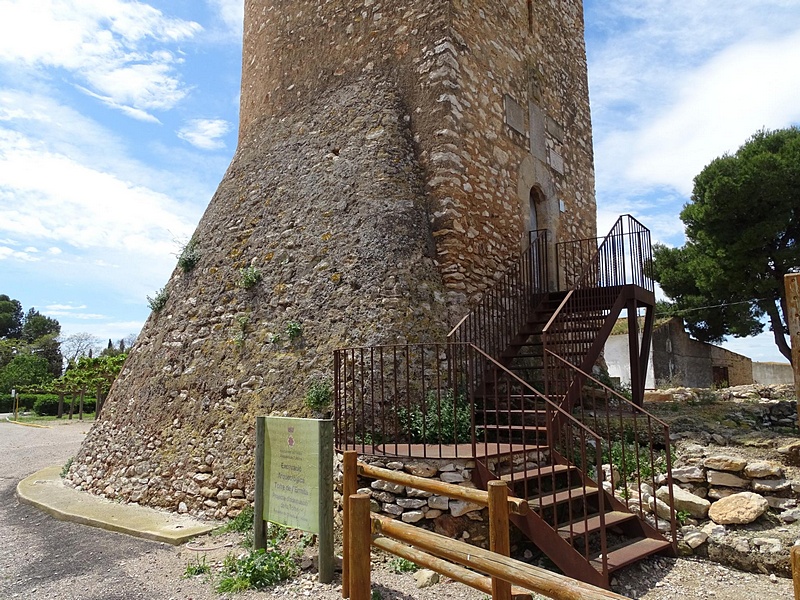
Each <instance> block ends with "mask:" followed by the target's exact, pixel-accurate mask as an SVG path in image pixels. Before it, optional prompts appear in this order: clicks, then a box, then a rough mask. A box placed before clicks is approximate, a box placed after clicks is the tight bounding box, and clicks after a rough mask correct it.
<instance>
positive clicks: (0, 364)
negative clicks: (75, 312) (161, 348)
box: [0, 294, 136, 407]
mask: <svg viewBox="0 0 800 600" xmlns="http://www.w3.org/2000/svg"><path fill="white" fill-rule="evenodd" d="M135 339H136V336H135V335H129V336H127V337H125V338H123V339H121V340H118V341H117V342H116V343H115V342H113V341H112V340H111V339H109V340H108V344H107V345H106V347H105V348H102V344H101V340H100V338H98V337H96V336H94V335H91V334H89V333H85V332H82V333H76V334H72V335H69V336H61V325H60V324H59V322H58V321H57V320H56V319H54V318H52V317H48V316H45V315H42V314H41V313H40V312H39V311H38V310H36V309H35V308H30V309H28V310H27V312H26V311H24V310H23V307H22V304H21V303H20V302H19V300H15V299H12V298H11V297H9V296H8V295H5V294H1V295H0V396H7V395H8V394H10V393H11V390H12V389H15V390H17V391H18V392H32V393H39V392H41V393H44V392H49V393H53V394H57V395H58V396H59V397H60V398H62V401H63V397H64V395H70V396H72V397H73V398H74V397H80V398H81V399H83V397H84V395H86V394H90V395H91V396H92V397H95V398H96V399H97V403H98V407H99V405H100V404H101V403H102V400H103V398H104V397H105V395H106V394H107V393H108V390H109V389H110V388H111V383H112V382H113V381H114V378H115V377H116V376H117V374H118V373H119V371H120V370H121V368H122V364H123V362H124V361H125V356H126V354H127V351H128V349H129V348H130V347H131V345H132V344H133V342H134V341H135ZM101 348H102V350H101Z"/></svg>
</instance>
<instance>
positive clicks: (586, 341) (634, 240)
mask: <svg viewBox="0 0 800 600" xmlns="http://www.w3.org/2000/svg"><path fill="white" fill-rule="evenodd" d="M601 239H602V242H601V243H600V244H599V245H597V242H598V241H599V240H601ZM557 246H558V257H559V264H560V265H561V267H562V268H565V265H566V264H567V262H570V263H577V264H579V265H582V269H581V272H580V274H579V275H578V276H577V277H575V278H574V279H572V278H571V277H570V274H569V273H566V274H565V277H566V280H567V283H568V284H571V287H570V290H569V291H568V292H567V295H566V296H565V297H564V299H563V301H562V302H561V304H560V305H559V307H558V308H557V309H556V310H555V312H554V313H553V314H552V315H551V317H550V319H549V321H548V323H547V324H546V325H545V327H544V328H543V329H542V345H543V348H544V350H545V353H544V356H545V357H546V360H545V362H544V370H545V382H546V386H547V387H546V392H547V394H548V395H549V396H551V397H554V398H555V397H560V398H562V401H563V400H565V399H567V398H568V396H567V391H568V389H569V388H570V387H571V386H572V383H573V382H572V381H571V380H570V379H569V377H568V372H564V371H563V367H561V366H560V365H559V363H558V362H554V361H553V360H552V359H551V357H550V355H548V351H549V352H552V353H553V354H554V355H557V356H560V357H561V358H563V359H565V360H566V362H567V363H569V364H571V365H573V366H580V365H581V364H582V362H583V361H584V359H585V358H586V356H587V353H588V352H589V350H590V349H591V348H592V346H593V345H594V343H595V336H596V332H597V331H599V330H600V328H601V327H602V326H603V324H604V322H605V319H606V316H607V314H608V311H609V309H610V307H611V306H612V305H613V304H614V302H615V301H616V299H617V297H618V295H619V288H620V287H621V286H624V285H629V284H633V285H638V286H640V287H643V288H645V289H647V290H649V291H653V289H654V285H655V284H654V281H653V279H652V277H651V276H650V274H649V268H650V264H651V262H652V256H651V255H652V250H651V246H650V231H649V230H648V229H647V228H646V227H645V226H644V225H642V224H641V223H640V222H639V221H637V220H636V219H635V218H633V217H632V216H631V215H622V216H621V217H620V218H619V219H617V221H616V223H615V224H614V226H613V227H612V228H611V231H610V232H609V233H608V235H607V236H606V237H605V238H592V239H590V240H579V241H576V242H560V243H559V244H558V245H557ZM590 246H594V249H593V250H591V249H587V248H589V247H590ZM628 250H629V251H628ZM584 254H586V255H588V256H590V258H589V259H588V260H583V259H582V257H583V255H584ZM568 255H572V258H573V260H572V261H567V260H565V258H564V257H566V256H568ZM576 255H577V258H576ZM589 289H591V290H594V291H593V292H591V293H587V292H584V291H583V290H589ZM577 315H580V319H577V318H576V316H577ZM576 322H580V325H581V326H582V327H583V329H582V331H578V332H576V329H575V323H576Z"/></svg>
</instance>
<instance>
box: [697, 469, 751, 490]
mask: <svg viewBox="0 0 800 600" xmlns="http://www.w3.org/2000/svg"><path fill="white" fill-rule="evenodd" d="M706 479H708V483H710V484H711V485H722V486H725V487H733V488H748V487H750V480H749V479H744V478H742V477H739V476H737V475H734V474H733V473H728V472H726V471H712V470H708V471H707V472H706Z"/></svg>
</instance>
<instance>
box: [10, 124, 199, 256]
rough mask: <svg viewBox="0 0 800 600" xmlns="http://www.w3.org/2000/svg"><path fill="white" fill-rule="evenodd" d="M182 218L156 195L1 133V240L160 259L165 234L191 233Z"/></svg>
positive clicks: (167, 241)
mask: <svg viewBox="0 0 800 600" xmlns="http://www.w3.org/2000/svg"><path fill="white" fill-rule="evenodd" d="M43 173H46V174H47V176H46V177H43V176H42V174H43ZM186 217H187V215H186V211H185V210H184V209H183V208H182V207H181V206H179V205H177V204H176V203H175V202H174V201H173V200H172V199H171V198H169V197H167V196H165V195H163V194H161V193H158V192H155V191H153V190H151V189H148V188H144V187H142V186H139V185H135V184H132V183H130V182H127V181H124V180H121V179H119V178H118V177H116V176H114V175H113V174H110V173H107V172H102V171H98V170H96V169H94V168H92V167H91V166H87V165H85V164H81V163H77V162H75V161H74V160H73V159H72V158H70V157H67V156H65V155H63V154H59V153H54V152H51V151H49V150H47V149H46V148H43V147H40V146H39V145H38V144H34V143H32V142H31V140H29V139H26V138H24V137H23V136H20V135H19V134H16V133H14V132H9V131H7V130H2V129H0V231H2V232H3V233H4V234H6V235H10V236H18V237H20V238H23V237H25V238H29V239H30V238H34V239H39V240H47V241H48V242H50V243H51V244H52V243H53V242H58V243H59V244H61V245H69V246H71V247H73V248H84V249H86V248H104V249H111V248H114V249H118V250H123V249H125V250H131V251H136V253H137V254H140V255H148V254H151V255H152V254H164V253H168V252H169V251H170V250H171V249H172V245H173V244H172V237H173V236H172V234H170V233H169V232H170V231H172V232H180V233H185V232H187V231H190V228H191V222H192V221H191V220H188V219H187V218H186Z"/></svg>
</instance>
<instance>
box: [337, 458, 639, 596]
mask: <svg viewBox="0 0 800 600" xmlns="http://www.w3.org/2000/svg"><path fill="white" fill-rule="evenodd" d="M358 475H363V476H365V477H369V478H373V479H381V480H383V481H388V482H390V483H396V484H399V485H404V486H407V487H411V488H414V489H417V490H421V491H425V492H430V493H432V494H438V495H441V496H447V497H448V498H455V499H459V500H464V501H467V502H472V503H474V504H478V505H480V506H486V507H488V508H489V547H490V549H489V550H484V549H482V548H479V547H477V546H472V545H470V544H467V543H465V542H461V541H458V540H454V539H452V538H448V537H445V536H442V535H438V534H436V533H431V532H429V531H426V530H424V529H421V528H418V527H414V526H413V525H408V524H406V523H403V522H400V521H396V520H393V519H390V518H388V517H384V516H380V515H376V514H372V513H370V504H369V503H370V499H369V496H368V495H366V494H357V493H356V490H357V489H358V482H357V480H358ZM343 484H344V546H343V553H342V554H343V557H342V558H343V563H342V597H343V598H350V599H351V600H370V548H371V546H375V547H376V548H379V549H381V550H384V551H386V552H389V553H391V554H394V555H396V556H400V557H402V558H405V559H406V560H410V561H412V562H414V563H416V564H417V565H419V566H422V567H425V568H428V569H431V570H433V571H436V572H438V573H441V574H442V575H445V576H447V577H450V578H451V579H454V580H456V581H459V582H461V583H464V584H466V585H468V586H470V587H473V588H475V589H477V590H480V591H482V592H484V593H486V594H490V595H491V597H492V598H493V600H510V599H511V598H512V596H514V597H520V596H529V593H528V591H532V592H536V593H538V594H542V595H544V596H546V597H548V598H554V599H555V600H623V599H624V596H620V595H618V594H615V593H613V592H609V591H608V590H604V589H602V588H598V587H595V586H593V585H590V584H587V583H583V582H581V581H577V580H575V579H570V578H569V577H565V576H564V575H559V574H557V573H552V572H550V571H547V570H545V569H541V568H539V567H534V566H532V565H529V564H527V563H523V562H519V561H517V560H514V559H512V558H510V557H509V555H510V543H509V523H508V515H509V513H510V512H511V513H515V514H525V513H526V512H527V511H528V510H530V509H529V507H528V504H527V503H526V502H525V501H524V500H521V499H519V498H509V497H508V486H507V485H506V484H505V483H503V482H502V481H491V482H489V491H483V490H476V489H471V488H465V487H461V486H457V485H451V484H447V483H444V482H441V481H436V480H431V479H425V478H423V477H415V476H413V475H409V474H407V473H403V472H398V471H390V470H388V469H381V468H378V467H373V466H370V465H365V464H362V463H358V454H357V453H356V452H352V451H348V452H345V453H344V482H343ZM476 571H478V572H476ZM480 573H484V574H485V575H481V574H480ZM512 586H514V587H512Z"/></svg>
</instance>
